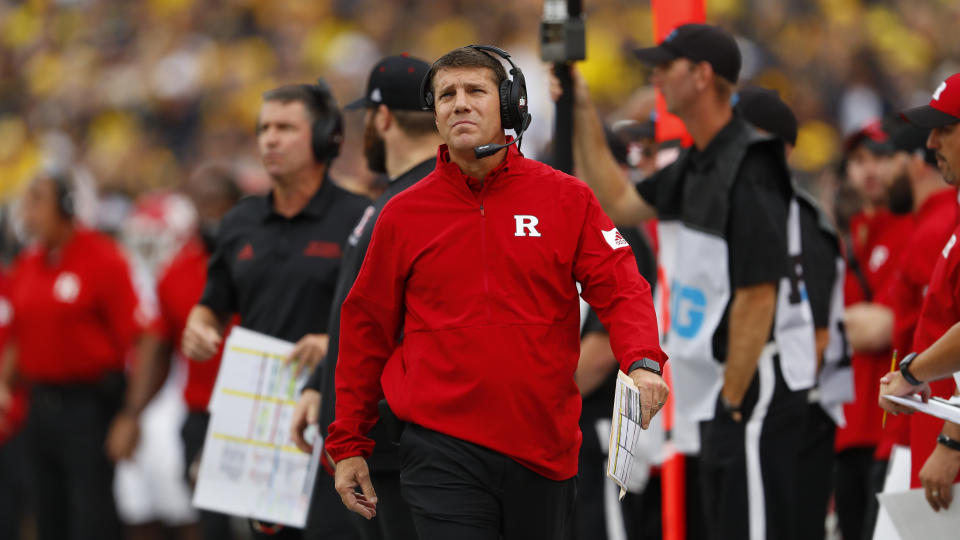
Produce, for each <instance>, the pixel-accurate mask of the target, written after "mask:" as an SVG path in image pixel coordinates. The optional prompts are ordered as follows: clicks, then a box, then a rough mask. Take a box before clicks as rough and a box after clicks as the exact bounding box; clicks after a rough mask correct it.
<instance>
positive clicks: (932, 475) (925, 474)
mask: <svg viewBox="0 0 960 540" xmlns="http://www.w3.org/2000/svg"><path fill="white" fill-rule="evenodd" d="M958 471H960V452H957V451H956V450H951V449H949V448H947V447H946V446H943V445H942V444H938V445H937V446H936V448H934V450H933V453H932V454H930V457H928V458H927V462H926V463H924V464H923V468H922V469H920V483H921V484H922V485H923V489H924V494H925V495H926V496H927V502H928V503H930V507H931V508H933V510H934V512H939V511H940V509H941V508H943V509H944V510H946V509H947V508H950V503H951V502H953V485H954V484H953V481H954V479H956V477H957V472H958Z"/></svg>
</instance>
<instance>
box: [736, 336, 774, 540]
mask: <svg viewBox="0 0 960 540" xmlns="http://www.w3.org/2000/svg"><path fill="white" fill-rule="evenodd" d="M771 345H772V344H768V345H767V347H764V349H763V352H762V353H761V354H760V361H759V362H758V363H757V374H758V376H759V379H760V381H759V382H760V395H759V396H758V397H757V405H756V407H754V409H753V414H751V415H750V420H748V421H747V427H746V429H745V430H744V432H745V435H744V439H745V440H744V442H745V450H746V462H747V516H748V520H749V525H750V540H763V539H764V538H766V536H767V509H766V505H765V500H766V498H765V497H764V492H763V472H762V470H761V468H760V434H761V433H762V432H763V420H764V418H766V416H767V409H768V408H769V407H770V401H771V400H772V399H773V389H774V385H775V384H776V374H775V372H774V369H773V355H774V353H775V351H776V348H775V346H771Z"/></svg>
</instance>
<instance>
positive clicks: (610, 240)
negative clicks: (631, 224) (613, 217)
mask: <svg viewBox="0 0 960 540" xmlns="http://www.w3.org/2000/svg"><path fill="white" fill-rule="evenodd" d="M600 232H602V233H603V239H604V240H606V241H607V244H610V247H611V248H613V249H620V248H622V247H630V244H629V243H627V241H626V240H625V239H624V238H623V235H622V234H620V231H618V230H617V228H616V227H614V228H612V229H610V230H609V231H605V230H603V229H601V230H600Z"/></svg>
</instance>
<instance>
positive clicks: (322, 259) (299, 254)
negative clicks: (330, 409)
mask: <svg viewBox="0 0 960 540" xmlns="http://www.w3.org/2000/svg"><path fill="white" fill-rule="evenodd" d="M341 139H342V119H341V117H340V112H339V110H338V109H337V105H336V102H335V101H334V99H333V97H332V96H331V95H330V92H329V90H328V89H327V88H326V87H325V86H311V85H291V86H283V87H280V88H277V89H274V90H270V91H268V92H266V93H265V94H264V95H263V105H262V106H261V108H260V115H259V118H258V121H257V144H258V148H259V151H260V157H261V159H262V161H263V165H264V167H265V168H266V170H267V174H269V175H270V179H271V183H272V185H273V189H272V190H271V191H270V193H269V194H268V195H266V196H264V197H248V198H246V199H243V200H241V201H240V202H239V203H238V204H237V205H236V206H235V207H234V209H233V210H231V211H230V213H228V214H227V215H226V217H224V219H223V224H222V226H221V232H220V234H219V236H218V237H217V242H216V248H215V250H214V253H213V255H212V256H211V258H210V264H209V268H208V270H207V284H206V288H205V289H204V291H203V296H202V297H201V299H200V303H199V304H197V305H196V306H195V307H194V308H193V310H192V311H191V313H190V316H189V318H188V319H187V325H186V328H185V329H184V333H183V352H184V354H186V355H187V356H188V357H190V358H193V359H195V360H204V359H207V358H210V357H211V356H212V355H213V354H215V353H216V351H217V348H218V347H219V345H220V343H221V341H222V331H223V328H224V324H225V323H226V322H227V321H228V320H229V318H230V316H232V315H233V314H234V313H236V314H239V315H240V319H241V321H242V325H243V326H244V327H245V328H249V329H251V330H254V331H257V332H262V333H264V334H268V335H270V336H273V337H277V338H280V339H284V340H287V341H291V342H295V343H296V347H295V349H294V351H293V353H292V354H291V358H293V359H295V360H296V361H298V362H301V363H302V364H303V365H306V366H308V367H312V366H314V365H316V364H317V363H318V362H319V361H320V359H321V358H323V356H324V355H325V354H326V349H327V326H328V323H329V318H330V306H331V303H332V301H333V293H334V289H335V287H336V282H337V276H338V274H339V271H340V258H341V253H342V251H343V249H344V247H345V245H346V241H347V237H348V236H349V235H350V232H351V230H352V229H353V227H354V225H355V224H356V222H357V220H358V219H359V218H360V216H361V214H362V213H363V209H364V208H366V206H367V205H368V204H369V200H368V199H366V198H364V197H361V196H358V195H354V194H351V193H349V192H347V191H346V190H344V189H342V188H340V187H339V186H337V185H336V184H335V183H333V181H332V180H331V179H330V177H329V175H328V174H327V172H328V169H329V164H330V162H331V161H332V160H333V158H335V157H336V155H337V153H338V152H339V148H340V141H341ZM332 484H333V482H332V478H330V477H329V476H327V475H320V477H318V478H317V482H316V486H317V487H316V488H315V489H314V495H313V498H314V504H313V508H317V507H321V508H322V509H323V511H322V514H323V515H322V518H321V516H319V515H317V514H319V513H318V512H311V513H310V516H308V519H307V530H308V531H310V530H314V527H312V525H318V527H320V526H322V528H323V529H324V531H323V534H324V536H323V538H325V539H327V538H353V537H354V534H353V530H352V529H351V527H350V525H349V521H348V518H347V514H346V512H345V511H343V510H344V509H343V506H342V505H341V504H339V501H338V500H337V498H336V493H335V492H334V491H333V489H332ZM327 499H329V501H330V502H329V503H327V502H325V501H326V500H327ZM281 534H282V535H283V536H285V537H291V538H298V537H300V531H298V530H295V529H293V530H291V529H288V530H285V531H283V532H282V533H281Z"/></svg>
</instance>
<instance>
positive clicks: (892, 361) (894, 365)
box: [880, 349, 897, 428]
mask: <svg viewBox="0 0 960 540" xmlns="http://www.w3.org/2000/svg"><path fill="white" fill-rule="evenodd" d="M895 369H897V350H896V349H894V350H893V358H891V359H890V373H893V370H895ZM880 427H882V428H885V427H887V411H886V410H884V411H883V421H882V422H881V424H880Z"/></svg>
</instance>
